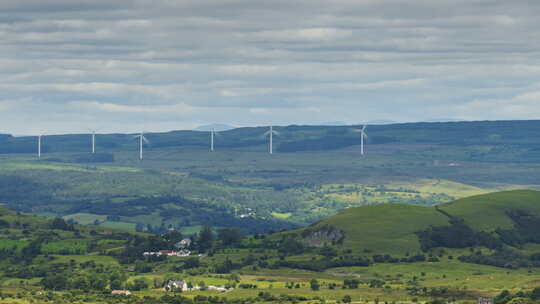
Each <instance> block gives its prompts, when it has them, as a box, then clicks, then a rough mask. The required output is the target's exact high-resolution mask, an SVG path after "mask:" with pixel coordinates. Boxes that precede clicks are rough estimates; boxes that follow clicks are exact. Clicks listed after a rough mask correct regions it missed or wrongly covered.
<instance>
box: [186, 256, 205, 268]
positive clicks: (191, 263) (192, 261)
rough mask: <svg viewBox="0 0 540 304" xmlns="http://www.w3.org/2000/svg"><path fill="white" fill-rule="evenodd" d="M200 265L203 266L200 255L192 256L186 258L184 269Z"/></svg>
mask: <svg viewBox="0 0 540 304" xmlns="http://www.w3.org/2000/svg"><path fill="white" fill-rule="evenodd" d="M199 266H201V261H200V260H199V258H198V257H191V258H188V259H185V260H184V265H183V268H184V269H191V268H197V267H199Z"/></svg>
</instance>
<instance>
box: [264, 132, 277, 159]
mask: <svg viewBox="0 0 540 304" xmlns="http://www.w3.org/2000/svg"><path fill="white" fill-rule="evenodd" d="M264 135H265V136H269V140H270V143H269V145H268V152H269V153H270V154H274V135H279V133H278V132H277V131H274V127H272V126H270V130H268V131H266V133H264Z"/></svg>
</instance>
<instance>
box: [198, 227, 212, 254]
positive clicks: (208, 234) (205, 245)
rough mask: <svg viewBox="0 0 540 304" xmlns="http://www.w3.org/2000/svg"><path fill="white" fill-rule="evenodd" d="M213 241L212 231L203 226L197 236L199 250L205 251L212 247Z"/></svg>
mask: <svg viewBox="0 0 540 304" xmlns="http://www.w3.org/2000/svg"><path fill="white" fill-rule="evenodd" d="M213 241H214V233H213V232H212V228H210V227H209V226H204V227H203V228H202V230H201V232H199V237H198V238H197V245H198V247H199V250H200V251H203V252H205V251H208V250H210V249H212V245H213Z"/></svg>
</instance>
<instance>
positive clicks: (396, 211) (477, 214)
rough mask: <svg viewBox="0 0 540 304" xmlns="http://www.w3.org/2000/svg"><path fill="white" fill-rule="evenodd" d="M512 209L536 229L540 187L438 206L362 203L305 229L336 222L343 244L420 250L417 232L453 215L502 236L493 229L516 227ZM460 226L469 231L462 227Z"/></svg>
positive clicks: (477, 228) (360, 248)
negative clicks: (367, 204) (538, 189)
mask: <svg viewBox="0 0 540 304" xmlns="http://www.w3.org/2000/svg"><path fill="white" fill-rule="evenodd" d="M511 211H516V212H518V211H519V212H521V213H522V214H526V215H527V219H528V220H529V223H532V224H531V225H530V227H532V228H530V229H535V227H536V226H534V225H536V222H535V221H536V220H537V219H539V218H540V217H539V216H540V192H539V191H530V190H515V191H505V192H498V193H491V194H485V195H478V196H472V197H469V198H465V199H460V200H457V201H454V202H450V203H446V204H442V205H438V206H436V207H421V206H414V205H401V204H380V205H370V206H362V207H356V208H350V209H347V210H345V211H343V212H341V213H339V214H338V215H336V216H333V217H330V218H328V219H325V220H323V221H320V222H318V223H317V224H315V225H312V226H311V227H309V228H306V229H309V230H311V231H318V230H319V231H320V230H324V229H325V228H324V227H328V226H330V227H335V228H337V229H339V230H341V231H343V232H344V234H345V237H344V240H343V246H344V247H345V248H351V249H353V250H355V251H365V250H366V249H367V250H368V252H369V251H371V252H375V253H382V254H388V253H389V254H398V255H403V254H405V253H411V254H412V253H415V252H420V251H421V243H420V241H419V237H418V235H417V233H418V232H421V231H427V230H429V229H430V227H432V226H433V227H447V228H448V227H450V226H451V220H452V219H454V220H463V221H464V222H465V224H466V225H467V226H470V227H471V228H473V229H474V231H476V232H486V233H489V234H492V235H493V236H494V237H495V238H498V239H500V237H499V236H498V235H497V234H496V232H495V230H497V229H499V230H501V229H502V230H508V231H510V230H512V229H518V228H516V227H517V226H518V225H517V224H516V222H515V221H516V219H515V218H513V217H511V216H510V215H509V212H511ZM536 228H540V227H536ZM462 231H465V232H467V233H469V232H468V230H465V229H463V230H462ZM528 232H530V233H532V232H533V231H528ZM473 233H474V232H473ZM458 237H462V238H466V237H470V236H469V235H458Z"/></svg>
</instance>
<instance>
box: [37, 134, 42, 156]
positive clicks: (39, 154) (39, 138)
mask: <svg viewBox="0 0 540 304" xmlns="http://www.w3.org/2000/svg"><path fill="white" fill-rule="evenodd" d="M41 136H43V134H39V135H38V152H37V153H38V154H37V155H38V159H41Z"/></svg>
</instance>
